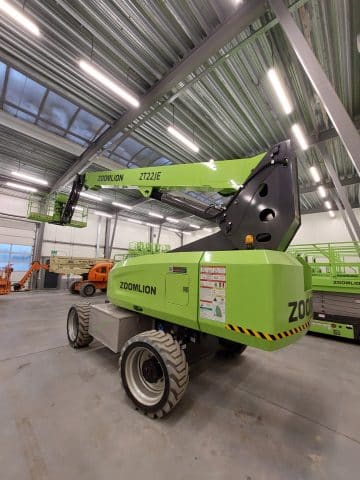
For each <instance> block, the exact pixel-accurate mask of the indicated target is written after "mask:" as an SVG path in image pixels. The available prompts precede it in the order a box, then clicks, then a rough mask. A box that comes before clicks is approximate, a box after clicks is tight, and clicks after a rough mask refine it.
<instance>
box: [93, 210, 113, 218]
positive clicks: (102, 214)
mask: <svg viewBox="0 0 360 480" xmlns="http://www.w3.org/2000/svg"><path fill="white" fill-rule="evenodd" d="M94 214H95V215H98V216H99V217H106V218H113V216H112V215H111V214H110V213H105V212H99V211H98V210H95V211H94Z"/></svg>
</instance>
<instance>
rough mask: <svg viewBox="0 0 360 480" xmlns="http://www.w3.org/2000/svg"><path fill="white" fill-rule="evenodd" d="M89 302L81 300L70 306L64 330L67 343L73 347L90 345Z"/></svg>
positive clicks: (91, 338) (91, 339)
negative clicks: (81, 301)
mask: <svg viewBox="0 0 360 480" xmlns="http://www.w3.org/2000/svg"><path fill="white" fill-rule="evenodd" d="M90 308H91V305H90V303H87V302H83V303H78V304H77V305H72V306H71V307H70V310H69V313H68V316H67V323H66V332H67V337H68V340H69V344H70V345H71V346H72V347H73V348H83V347H87V346H88V345H90V343H91V342H92V341H93V337H92V336H91V335H90V334H89V318H90Z"/></svg>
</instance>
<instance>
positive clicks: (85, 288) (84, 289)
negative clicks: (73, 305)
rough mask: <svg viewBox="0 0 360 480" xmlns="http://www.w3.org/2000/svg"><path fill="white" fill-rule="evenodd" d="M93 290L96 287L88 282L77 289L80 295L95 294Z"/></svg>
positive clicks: (91, 295)
mask: <svg viewBox="0 0 360 480" xmlns="http://www.w3.org/2000/svg"><path fill="white" fill-rule="evenodd" d="M95 292H96V287H95V285H94V284H93V283H90V282H86V283H83V284H82V285H81V287H80V291H79V293H80V295H81V296H82V297H93V296H94V295H95Z"/></svg>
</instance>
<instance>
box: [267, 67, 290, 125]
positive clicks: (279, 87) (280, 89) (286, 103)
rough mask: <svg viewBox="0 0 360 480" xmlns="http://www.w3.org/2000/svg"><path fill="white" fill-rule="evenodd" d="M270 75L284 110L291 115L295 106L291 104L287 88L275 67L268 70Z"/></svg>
mask: <svg viewBox="0 0 360 480" xmlns="http://www.w3.org/2000/svg"><path fill="white" fill-rule="evenodd" d="M268 77H269V80H270V82H271V84H272V86H273V89H274V92H275V93H276V96H277V97H278V99H279V101H280V103H281V106H282V108H283V110H284V112H285V113H286V115H289V113H291V112H292V110H293V107H292V105H291V101H290V99H289V96H288V95H287V93H286V90H285V88H284V86H283V84H282V82H281V80H280V77H279V75H278V73H277V72H276V70H275V69H274V68H270V70H269V71H268Z"/></svg>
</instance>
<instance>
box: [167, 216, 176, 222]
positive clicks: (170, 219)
mask: <svg viewBox="0 0 360 480" xmlns="http://www.w3.org/2000/svg"><path fill="white" fill-rule="evenodd" d="M166 220H167V221H168V222H170V223H179V220H177V219H176V218H172V217H166Z"/></svg>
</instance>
